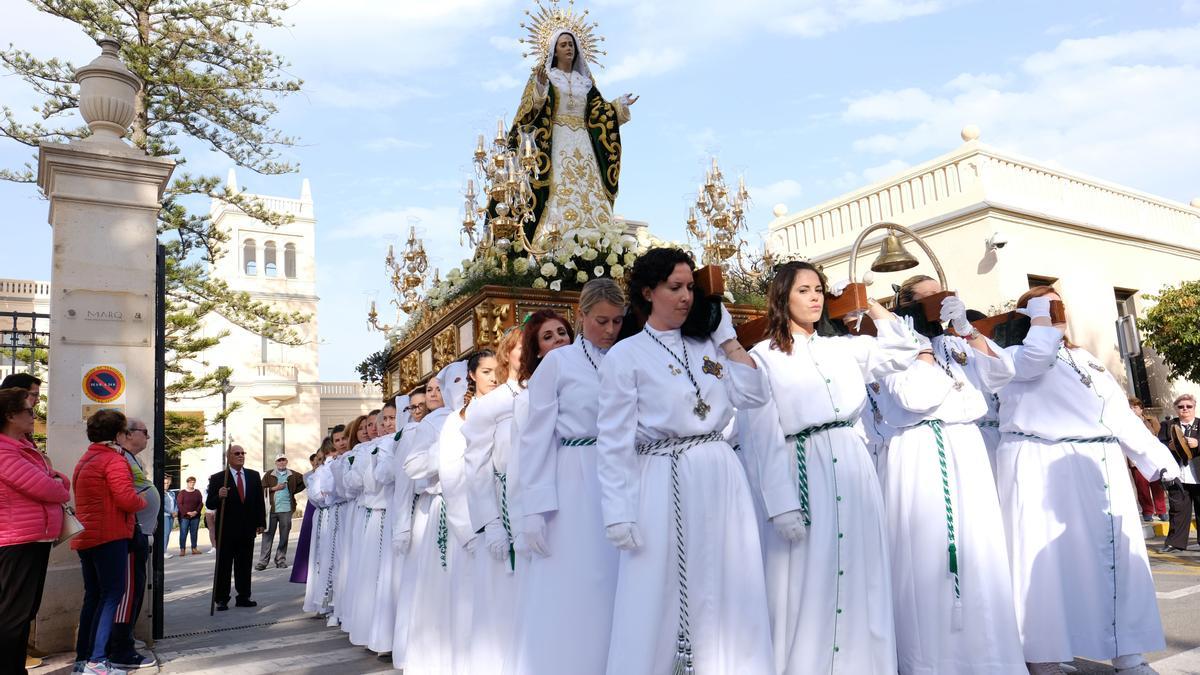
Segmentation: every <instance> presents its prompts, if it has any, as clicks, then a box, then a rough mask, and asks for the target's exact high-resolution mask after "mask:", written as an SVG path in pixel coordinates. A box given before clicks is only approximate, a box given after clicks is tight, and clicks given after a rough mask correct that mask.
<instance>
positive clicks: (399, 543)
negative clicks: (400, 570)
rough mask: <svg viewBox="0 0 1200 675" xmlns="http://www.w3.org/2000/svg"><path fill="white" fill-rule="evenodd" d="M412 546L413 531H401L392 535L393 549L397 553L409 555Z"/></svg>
mask: <svg viewBox="0 0 1200 675" xmlns="http://www.w3.org/2000/svg"><path fill="white" fill-rule="evenodd" d="M411 546H412V532H400V533H398V534H394V535H392V550H393V551H395V552H396V555H408V549H409V547H411Z"/></svg>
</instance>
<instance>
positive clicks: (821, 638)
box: [743, 262, 923, 675]
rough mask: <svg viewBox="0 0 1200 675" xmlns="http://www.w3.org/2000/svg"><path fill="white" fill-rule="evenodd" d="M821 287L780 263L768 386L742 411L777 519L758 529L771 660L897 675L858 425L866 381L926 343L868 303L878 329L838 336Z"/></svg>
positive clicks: (794, 674)
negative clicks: (764, 397) (762, 397)
mask: <svg viewBox="0 0 1200 675" xmlns="http://www.w3.org/2000/svg"><path fill="white" fill-rule="evenodd" d="M825 291H826V282H825V279H824V278H823V276H822V275H821V273H820V272H819V271H818V270H817V269H816V268H814V267H813V266H812V265H810V264H809V263H806V262H790V263H787V264H785V265H783V266H782V267H780V268H778V269H777V271H776V274H775V278H774V279H773V280H772V281H771V285H770V287H769V289H768V290H767V303H768V305H767V320H768V326H769V328H768V339H766V340H764V341H762V342H760V343H759V344H757V345H756V346H755V347H754V348H753V349H752V350H751V352H750V353H751V355H752V356H753V357H754V359H755V360H756V361H758V365H759V370H761V371H762V372H763V373H764V374H765V375H766V377H767V381H768V383H769V385H770V391H771V401H770V402H769V403H768V404H767V405H765V406H763V407H761V408H757V409H751V410H748V411H746V413H745V414H746V416H747V418H748V426H749V429H750V431H749V441H748V442H749V445H750V446H751V448H752V451H751V453H750V455H751V456H753V457H754V458H755V459H756V461H757V463H758V465H759V466H758V470H757V472H756V473H757V474H758V476H759V480H760V481H761V490H762V501H763V503H764V505H765V508H766V515H767V516H768V517H769V518H770V519H771V523H772V524H773V525H774V527H772V528H768V529H767V531H766V532H765V533H764V534H763V536H764V538H765V540H766V541H765V543H764V547H765V549H766V559H765V561H764V562H765V563H766V575H767V596H768V598H769V601H770V610H771V630H772V635H771V637H772V642H773V643H774V646H775V668H776V670H777V672H779V673H780V674H781V675H806V674H809V673H846V674H847V675H850V674H853V675H870V674H875V675H894V674H895V672H896V634H895V628H894V626H893V617H892V584H891V567H890V565H889V563H888V556H887V541H888V540H887V531H886V527H885V522H886V518H885V515H884V511H883V495H882V493H881V491H880V485H879V478H878V474H877V473H876V470H875V465H874V461H873V459H872V457H871V455H870V453H869V452H868V450H867V447H866V444H865V443H864V439H863V436H862V432H861V430H860V429H859V428H858V427H857V422H858V420H859V417H860V416H861V414H862V412H863V410H864V408H869V407H868V406H867V404H866V388H865V387H864V386H863V382H864V381H865V380H867V379H874V378H881V377H884V376H886V375H888V374H891V373H894V372H897V371H899V370H902V369H904V368H906V367H908V365H909V364H911V363H912V362H913V360H914V359H916V357H917V352H919V351H920V349H921V347H922V345H923V341H922V340H919V339H918V336H917V335H916V334H915V333H913V332H912V331H911V330H909V329H908V327H907V326H906V325H905V324H904V323H903V322H901V321H898V320H896V317H894V316H893V315H892V314H891V313H890V312H888V311H887V310H885V309H884V308H883V307H881V306H880V305H879V304H878V303H875V302H873V301H872V303H871V308H870V314H871V318H872V319H874V321H875V325H876V327H877V330H878V337H871V336H867V335H863V336H858V337H850V336H846V337H838V336H836V335H834V333H833V331H832V326H829V324H828V321H827V318H826V314H825V311H824V309H825ZM823 326H824V330H822V327H823ZM822 333H823V334H822ZM743 436H744V437H745V436H746V435H745V434H743ZM745 451H747V448H745V447H744V448H743V452H745Z"/></svg>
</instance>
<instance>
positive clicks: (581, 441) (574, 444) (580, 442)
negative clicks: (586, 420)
mask: <svg viewBox="0 0 1200 675" xmlns="http://www.w3.org/2000/svg"><path fill="white" fill-rule="evenodd" d="M561 442H562V444H563V445H564V446H567V447H571V448H578V447H580V446H584V445H595V444H596V437H595V436H591V437H585V438H564V439H562V441H561Z"/></svg>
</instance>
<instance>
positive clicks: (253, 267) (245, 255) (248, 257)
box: [242, 239, 258, 276]
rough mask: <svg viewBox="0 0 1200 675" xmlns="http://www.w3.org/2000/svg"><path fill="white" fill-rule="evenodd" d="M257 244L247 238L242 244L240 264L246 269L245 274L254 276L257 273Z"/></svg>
mask: <svg viewBox="0 0 1200 675" xmlns="http://www.w3.org/2000/svg"><path fill="white" fill-rule="evenodd" d="M257 256H258V244H256V243H255V241H254V240H253V239H247V240H246V241H245V243H243V244H242V265H243V266H244V267H243V269H245V270H246V274H248V275H250V276H256V275H257V274H258V259H257Z"/></svg>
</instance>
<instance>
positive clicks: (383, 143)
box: [362, 136, 430, 152]
mask: <svg viewBox="0 0 1200 675" xmlns="http://www.w3.org/2000/svg"><path fill="white" fill-rule="evenodd" d="M362 147H363V148H365V149H367V150H370V151H371V152H384V151H386V150H420V149H424V148H428V147H430V145H429V143H424V142H418V141H410V140H408V139H406V138H396V137H395V136H383V137H380V138H373V139H371V140H369V141H366V142H365V143H363V144H362Z"/></svg>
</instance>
